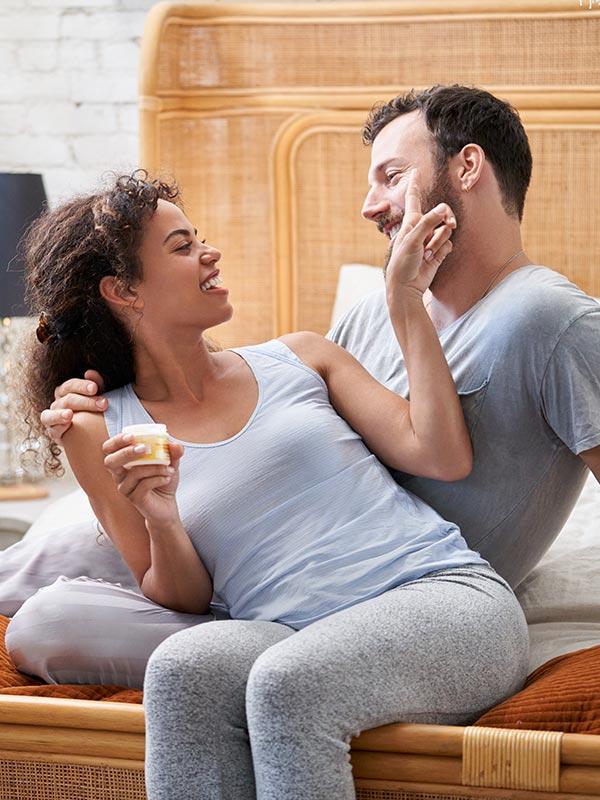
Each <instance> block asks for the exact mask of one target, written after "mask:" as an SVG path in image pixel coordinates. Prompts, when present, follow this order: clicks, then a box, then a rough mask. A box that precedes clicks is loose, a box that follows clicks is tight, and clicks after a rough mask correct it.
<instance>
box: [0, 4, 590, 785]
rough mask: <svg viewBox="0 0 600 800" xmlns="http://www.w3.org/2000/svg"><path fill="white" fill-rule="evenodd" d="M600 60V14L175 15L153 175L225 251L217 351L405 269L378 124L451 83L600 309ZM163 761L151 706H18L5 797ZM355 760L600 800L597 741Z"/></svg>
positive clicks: (321, 324) (405, 741)
mask: <svg viewBox="0 0 600 800" xmlns="http://www.w3.org/2000/svg"><path fill="white" fill-rule="evenodd" d="M590 5H591V6H592V7H591V8H590V7H589V6H590ZM599 54H600V8H599V7H598V3H597V2H593V3H591V4H590V3H588V2H587V0H585V2H583V3H579V2H578V0H540V1H536V2H532V1H526V0H495V2H491V1H490V0H477V1H476V0H460V1H459V2H453V3H447V2H441V1H440V2H437V1H436V0H416V1H415V2H412V0H402V1H400V0H398V2H364V3H355V2H319V3H295V2H294V3H292V2H284V3H262V4H251V3H244V4H239V5H233V4H231V5H230V4H225V3H217V4H210V5H188V4H186V5H177V4H171V3H161V4H159V5H157V6H155V7H154V8H153V9H152V11H151V12H150V14H149V17H148V22H147V27H146V31H145V34H144V41H143V47H142V60H141V100H140V109H141V159H140V163H141V164H142V165H143V166H144V167H146V168H148V169H150V170H151V171H154V172H156V171H160V172H161V173H163V174H170V175H174V176H176V177H177V179H178V181H179V182H180V184H181V186H182V187H183V193H184V201H185V205H186V211H187V213H188V216H190V218H191V219H192V220H193V221H194V223H195V224H196V225H197V227H198V229H199V230H200V231H201V233H202V235H203V236H206V237H207V238H208V239H209V241H210V242H212V243H214V244H217V245H218V246H219V247H220V248H221V249H222V250H223V259H222V264H221V266H222V271H223V275H224V277H225V279H226V282H227V285H228V286H229V287H230V290H231V297H232V300H233V303H234V305H235V307H236V314H235V316H234V318H233V320H232V321H231V322H230V323H228V324H227V325H225V326H223V327H222V328H221V329H217V330H215V332H214V334H215V338H216V339H217V340H218V341H220V342H221V343H222V344H223V345H224V346H233V345H239V344H248V343H251V342H259V341H264V340H267V339H269V338H270V337H272V336H275V335H280V334H282V333H284V332H286V331H289V330H294V329H303V328H307V329H313V330H318V331H322V332H324V331H325V330H326V329H327V328H328V324H329V316H330V313H331V307H332V304H333V298H334V294H335V288H336V283H337V276H338V270H339V266H340V265H341V264H342V263H347V262H357V261H360V262H365V263H374V264H377V263H381V260H382V256H383V253H384V251H385V249H386V245H385V243H382V241H381V237H380V236H379V234H377V233H376V231H374V230H373V228H374V226H372V225H370V224H369V223H366V222H364V221H362V220H361V219H360V216H359V209H360V206H361V202H362V198H363V195H364V192H365V187H366V170H367V164H368V159H369V152H368V150H367V149H366V148H364V147H363V146H362V144H361V140H360V128H361V124H362V122H363V121H364V118H365V115H366V112H367V110H368V109H369V108H370V107H371V106H372V105H373V104H374V103H376V102H378V101H381V100H386V99H389V98H391V97H393V96H394V95H396V94H398V93H400V92H403V91H406V90H408V89H410V88H413V87H414V88H419V87H425V86H429V85H432V84H434V83H464V84H470V85H478V86H481V87H484V88H487V89H490V90H491V91H492V92H494V93H495V94H497V95H499V96H501V97H503V98H506V99H508V100H509V101H511V102H512V103H513V104H514V105H515V106H516V107H517V108H518V109H519V111H520V113H521V115H522V118H523V121H524V123H525V125H526V128H527V131H528V134H529V136H530V141H531V145H532V150H533V154H534V176H533V181H532V185H531V189H530V193H529V197H528V203H527V211H526V216H525V220H524V237H525V244H526V247H527V251H528V253H529V254H530V255H532V256H533V257H534V258H535V259H536V260H538V261H539V262H540V263H545V264H548V265H550V266H554V267H556V268H557V269H559V270H560V271H562V272H564V273H565V274H567V275H568V276H569V277H571V278H572V279H573V280H574V281H575V282H576V283H578V284H579V285H580V286H581V287H582V288H583V289H585V290H586V291H587V292H589V293H590V294H593V295H595V296H600V268H599V267H598V265H597V262H598V260H599V259H600V237H598V235H597V234H598V225H597V221H596V220H597V218H598V212H597V208H596V203H597V188H598V186H600V58H599ZM143 756H144V718H143V709H142V707H141V706H134V705H129V704H121V703H105V702H102V703H95V702H87V701H70V700H56V699H50V698H37V697H36V698H29V697H15V696H5V697H1V696H0V796H1V797H6V798H15V800H16V799H17V798H18V800H41V799H42V798H44V800H46V799H47V798H69V800H88V798H98V800H100V799H102V800H109V799H110V800H117V798H118V800H126V799H127V800H130V799H131V798H136V800H141V799H142V798H143V797H144V796H145V795H144V786H143ZM352 761H353V767H354V772H355V776H356V786H357V796H358V798H359V800H400V798H404V799H406V800H408V799H409V798H414V799H415V800H416V799H417V798H421V799H422V800H425V798H427V799H429V798H432V799H433V798H438V799H439V798H457V797H458V798H463V797H464V798H467V797H468V798H511V800H519V799H520V798H523V800H524V799H525V798H548V799H549V798H562V800H566V799H567V798H579V800H584V799H585V798H592V797H593V798H599V797H600V738H598V737H596V736H581V735H574V734H564V735H562V734H547V733H532V732H527V731H499V730H497V729H484V728H476V727H467V728H460V727H446V726H422V725H412V724H398V725H389V726H386V727H384V728H377V729H375V730H373V731H367V732H365V733H363V734H362V735H361V736H360V737H359V738H358V739H356V740H354V741H353V743H352ZM182 796H183V794H182ZM332 800H335V798H332Z"/></svg>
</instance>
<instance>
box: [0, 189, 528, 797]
mask: <svg viewBox="0 0 600 800" xmlns="http://www.w3.org/2000/svg"><path fill="white" fill-rule="evenodd" d="M175 199H176V194H175V190H174V189H173V188H172V187H169V186H166V185H165V184H161V183H152V182H149V181H147V180H146V179H145V176H140V175H136V174H134V175H133V176H130V177H129V178H125V179H120V180H119V181H118V182H117V183H116V185H115V187H114V188H113V189H112V190H111V191H108V192H106V193H104V194H102V195H98V196H94V197H91V198H87V199H84V200H80V201H74V202H73V203H71V204H69V205H67V206H64V207H63V208H61V209H57V210H56V211H54V212H52V213H50V214H49V215H47V216H46V217H45V219H43V220H42V221H41V222H40V224H39V226H38V228H37V230H36V231H34V232H33V233H32V235H31V237H30V241H29V247H28V264H29V266H28V282H29V287H30V295H31V300H32V305H33V306H34V308H35V309H36V310H42V309H43V310H44V315H43V316H42V320H41V324H40V328H39V329H38V336H39V338H40V339H41V340H43V345H40V346H38V347H36V348H35V349H34V350H33V352H32V360H31V364H30V369H29V372H30V375H31V376H32V381H33V385H32V386H30V389H29V391H30V396H36V397H37V398H38V403H37V407H36V411H39V410H41V409H42V408H44V407H45V406H46V405H47V404H48V401H49V399H50V398H51V394H52V390H53V387H54V386H55V385H56V384H58V383H60V382H61V381H63V380H65V378H67V377H69V376H70V375H73V374H82V373H83V372H84V371H85V369H87V368H89V367H91V366H94V367H96V368H98V369H99V370H100V372H101V373H102V375H103V376H104V377H105V380H106V384H107V389H109V390H110V391H109V392H108V395H107V397H108V399H109V406H108V409H107V411H106V413H105V414H104V416H101V415H96V414H89V413H82V414H80V415H77V416H76V417H75V419H74V424H73V426H72V429H71V430H70V431H69V432H68V433H67V434H66V436H65V437H64V443H65V449H66V453H67V456H68V458H69V461H70V463H71V465H72V467H73V469H74V471H75V473H76V475H77V478H78V480H79V482H80V483H81V485H82V486H83V488H84V489H85V491H86V492H87V493H88V495H89V497H90V500H91V503H92V505H93V508H94V510H95V512H96V514H97V516H98V519H99V521H100V522H101V524H102V526H103V528H104V530H105V531H106V532H107V533H108V535H109V536H110V537H111V539H112V541H113V542H114V543H115V545H116V546H117V548H118V549H119V551H120V552H121V554H122V556H123V558H124V559H125V561H126V562H127V564H128V565H129V567H130V569H131V571H132V572H133V574H134V575H135V577H136V579H137V580H138V583H139V586H140V589H141V594H136V593H134V592H128V591H125V590H123V589H121V588H120V587H118V586H111V585H110V584H106V583H104V582H98V581H90V580H88V579H85V578H81V579H79V580H75V581H67V580H66V579H62V580H61V579H59V581H57V582H56V583H55V584H53V585H52V586H50V587H47V588H45V589H42V590H41V591H40V592H38V593H37V594H36V595H35V597H33V598H31V599H30V600H29V601H28V602H27V603H26V604H25V605H24V606H23V607H22V609H21V611H20V612H19V613H18V614H17V615H16V616H15V618H14V620H13V621H12V623H11V625H10V626H9V630H8V636H7V643H8V647H9V650H10V652H11V655H12V656H13V658H14V660H15V662H16V663H17V666H19V667H20V668H21V669H25V670H26V671H28V672H33V673H34V674H39V675H41V676H42V677H44V678H45V679H46V680H55V681H56V680H61V681H63V682H66V680H67V679H71V680H73V679H75V680H77V679H79V680H80V681H81V680H88V681H89V680H91V679H93V680H95V681H96V682H116V683H123V682H127V683H128V684H129V685H140V682H141V679H142V675H143V671H144V668H145V666H146V661H147V660H148V658H149V656H150V654H151V653H152V651H153V650H154V648H155V647H156V646H157V645H159V643H160V641H162V640H164V639H166V638H167V636H168V634H169V633H170V632H172V631H173V630H174V629H179V632H178V633H176V634H175V635H174V636H172V637H170V638H169V639H168V640H167V641H165V642H164V644H161V645H160V646H159V647H158V648H157V649H156V650H155V651H154V653H153V654H152V657H151V658H150V661H149V664H148V667H147V671H146V680H145V684H144V688H145V705H146V711H147V718H148V727H147V730H148V758H147V765H148V766H147V779H148V790H149V796H150V797H151V798H160V799H161V800H162V798H167V797H182V796H185V797H186V798H211V800H212V798H236V800H246V798H248V799H249V798H254V797H258V798H259V800H265V799H266V798H280V799H283V800H291V798H300V797H302V798H319V799H320V800H321V799H322V800H325V799H327V800H332V799H333V798H336V800H337V798H340V799H341V800H350V798H353V797H354V789H353V782H352V775H351V769H350V766H349V761H348V750H349V741H350V738H351V737H352V736H354V735H356V734H357V733H358V732H359V731H360V730H362V729H364V728H370V727H375V726H378V725H382V724H385V723H388V722H392V721H397V720H405V721H412V720H419V721H423V722H445V723H452V722H457V723H458V722H465V721H467V720H470V719H472V718H473V717H475V716H477V715H478V714H479V713H481V712H482V711H483V710H484V709H485V708H487V707H488V706H490V705H492V704H493V703H495V702H498V701H499V700H500V699H502V698H503V697H505V696H507V695H508V694H511V693H512V692H514V691H516V690H517V689H518V688H519V687H520V685H521V683H522V680H523V678H524V677H525V671H526V659H527V634H526V627H525V623H524V620H523V615H522V613H521V610H520V608H519V606H518V603H517V602H516V600H515V598H514V595H513V594H512V592H511V591H510V589H509V588H508V586H507V585H506V583H505V582H504V581H503V580H502V579H501V578H499V577H498V576H497V575H496V574H495V573H494V572H493V570H492V569H491V568H490V567H489V565H488V564H487V562H485V561H484V560H483V559H481V558H480V557H479V556H478V554H476V553H474V552H473V551H470V550H469V549H468V548H467V546H466V543H465V542H464V540H463V539H462V537H461V536H460V533H459V531H458V529H457V528H456V526H455V525H453V524H452V523H448V522H446V521H444V520H442V519H441V518H440V517H439V516H438V515H437V514H436V513H435V512H434V511H433V510H432V509H430V508H429V507H428V506H427V505H425V504H424V503H423V502H422V501H420V500H419V499H417V498H415V497H413V496H412V495H410V494H409V493H408V492H406V491H404V490H403V489H401V488H400V487H398V486H397V485H396V483H395V482H394V481H393V480H392V478H391V477H390V475H389V473H388V472H387V470H386V469H385V467H384V466H383V465H382V464H381V461H383V462H385V463H386V464H388V465H389V466H391V467H394V468H396V469H399V470H405V471H409V472H412V473H414V474H421V475H427V476H430V477H434V478H438V479H440V480H457V479H460V478H462V477H464V476H466V475H467V474H468V472H469V470H470V465H471V447H470V442H469V438H468V434H467V430H466V427H465V424H464V420H463V417H462V412H461V407H460V404H459V401H458V398H457V395H456V392H455V389H454V384H453V382H452V378H451V376H450V373H449V370H448V367H447V365H446V363H445V361H444V357H443V354H442V351H441V348H440V346H439V342H438V339H437V336H436V334H435V331H434V329H433V327H432V325H431V323H430V321H429V318H428V316H427V314H426V313H425V310H424V307H423V302H422V294H423V292H424V290H425V289H426V288H427V287H428V286H429V284H430V283H431V280H432V278H433V276H434V275H435V272H436V270H437V268H438V267H439V265H440V263H441V262H442V260H443V258H444V257H445V255H446V254H447V253H448V252H450V249H451V247H452V245H451V242H450V240H449V237H450V235H451V233H452V230H453V228H454V226H455V224H456V223H455V221H454V218H453V217H452V212H451V209H450V208H449V207H448V206H447V205H445V204H442V205H441V206H439V207H437V208H436V209H434V210H432V211H430V212H428V213H427V214H425V215H422V214H421V210H420V206H419V192H418V187H417V183H416V176H415V175H414V174H413V175H412V177H411V178H410V180H409V182H408V184H407V190H406V207H405V218H404V222H403V225H402V227H401V229H400V231H399V232H398V233H397V235H396V237H395V240H394V242H393V247H392V253H391V258H390V261H389V264H388V267H387V275H386V291H387V297H388V303H389V309H390V318H391V321H392V323H393V327H394V330H395V333H396V335H397V338H398V342H399V344H400V346H401V348H402V350H403V353H404V356H405V359H406V362H407V366H408V373H409V380H410V392H411V399H410V403H409V402H408V401H406V400H404V399H403V398H401V397H399V396H397V395H395V394H394V393H392V392H390V391H389V390H387V389H385V388H384V387H383V386H381V385H380V384H378V383H377V382H376V381H375V380H373V379H372V378H371V377H370V376H369V374H368V373H367V372H366V371H365V370H364V369H363V368H362V367H361V366H360V365H359V364H358V363H357V362H356V361H355V360H354V359H353V358H352V357H351V356H350V355H349V354H347V353H346V352H345V351H344V350H342V349H341V348H339V347H337V346H336V345H334V344H332V343H331V342H328V341H326V340H325V339H323V338H322V337H320V336H317V335H316V334H311V333H298V334H290V335H287V336H283V337H281V338H280V339H277V340H273V341H271V342H267V343H265V344H262V345H257V346H251V347H245V348H238V349H235V350H229V351H222V352H216V351H215V350H214V349H211V348H210V347H209V345H208V344H207V343H206V341H205V339H204V332H205V331H206V330H207V329H208V328H210V327H212V326H214V325H216V324H218V323H220V322H224V321H226V320H227V319H229V317H230V316H231V313H232V308H231V305H230V304H229V299H228V292H227V290H226V289H225V288H224V287H223V286H222V285H220V283H219V277H218V276H219V270H218V267H217V264H218V262H219V259H220V253H219V252H218V251H217V250H215V249H214V248H212V247H210V246H209V245H207V244H205V243H204V242H199V241H198V240H197V238H196V232H195V231H193V230H192V228H191V226H190V223H189V222H188V220H187V219H186V217H185V216H184V214H183V212H182V211H181V209H180V208H179V207H178V206H177V205H176V204H175V202H174V200H175ZM426 251H427V258H426V257H425V254H426ZM336 412H337V413H336ZM152 420H156V421H161V422H164V423H166V424H167V427H168V429H169V431H170V433H171V435H172V437H173V443H172V444H171V445H170V452H171V466H170V467H160V466H158V467H157V466H135V467H132V468H130V469H127V467H126V465H127V464H128V463H129V462H130V461H132V460H134V459H135V458H136V456H137V455H139V452H138V451H137V450H136V449H135V446H134V445H133V444H132V443H131V441H129V440H127V439H126V437H125V436H124V435H123V434H121V432H120V431H121V428H122V427H123V426H124V425H127V424H130V423H134V422H148V421H152ZM361 437H362V438H361ZM184 452H185V458H183V459H182V456H183V454H184ZM103 455H104V457H103ZM376 456H377V458H376ZM181 459H182V460H181ZM377 459H380V460H377ZM180 460H181V463H180ZM104 467H106V469H105V468H104ZM107 607H108V608H110V612H111V617H110V619H109V621H108V623H107V620H106V616H104V617H103V616H102V614H106V609H107ZM228 616H229V617H231V619H227V617H228ZM217 617H219V618H220V621H219V620H218V619H217ZM34 618H35V620H36V622H35V623H32V622H31V620H32V619H34ZM57 620H58V621H59V622H60V623H61V627H60V628H59V627H57V624H56V622H57ZM156 620H158V622H157V621H156ZM205 622H210V623H211V624H199V623H205ZM35 624H37V625H38V626H39V625H43V628H44V632H45V633H46V636H45V637H44V638H42V637H40V636H39V635H37V633H36V628H35ZM107 624H108V631H109V632H108V634H107V633H106V627H107ZM117 630H119V631H120V632H121V635H122V637H123V640H124V642H125V643H126V653H125V654H124V656H123V654H118V653H115V652H114V651H111V652H110V653H109V654H108V656H106V657H105V658H104V659H102V658H101V657H99V656H98V654H97V653H96V651H95V647H96V645H95V644H94V643H95V642H98V641H101V642H102V644H103V646H104V647H107V646H110V645H109V643H110V642H111V641H113V639H112V633H113V632H116V631H117ZM50 631H52V633H51V634H50V633H49V632H50ZM49 639H50V641H49ZM115 661H116V662H117V665H116V666H115ZM123 677H125V680H122V678H123ZM115 678H117V680H115Z"/></svg>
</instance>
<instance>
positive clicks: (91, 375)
mask: <svg viewBox="0 0 600 800" xmlns="http://www.w3.org/2000/svg"><path fill="white" fill-rule="evenodd" d="M103 389H104V381H103V380H102V375H100V373H99V372H96V370H93V369H88V370H87V372H85V373H84V376H83V379H80V378H71V379H70V380H68V381H65V382H64V383H61V385H60V386H57V387H56V389H55V390H54V402H53V403H52V405H51V406H50V408H46V409H45V410H44V411H42V413H41V415H40V419H41V421H42V425H43V426H44V428H45V429H46V433H47V435H48V436H49V437H50V438H51V439H52V440H53V441H55V442H57V443H58V444H60V443H61V439H62V437H63V435H64V433H65V431H68V430H69V428H70V427H71V422H72V421H73V412H75V411H92V412H97V413H100V414H101V413H103V412H104V411H106V409H107V407H108V400H107V399H106V398H105V397H98V392H101V391H102V390H103Z"/></svg>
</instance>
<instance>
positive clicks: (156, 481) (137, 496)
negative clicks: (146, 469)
mask: <svg viewBox="0 0 600 800" xmlns="http://www.w3.org/2000/svg"><path fill="white" fill-rule="evenodd" d="M170 480H171V476H170V475H169V476H166V477H165V476H164V475H159V476H157V477H154V478H143V479H142V480H141V481H135V484H134V485H133V486H132V485H131V483H130V482H128V481H127V479H126V480H124V481H122V482H121V483H120V484H119V485H118V487H117V488H118V490H119V492H120V493H121V494H122V495H124V496H125V497H128V498H129V499H130V500H131V501H132V502H133V503H136V502H142V501H143V500H144V497H145V496H146V495H147V494H148V493H149V492H152V491H153V490H154V489H159V488H160V487H161V486H166V485H167V484H168V483H169V481H170Z"/></svg>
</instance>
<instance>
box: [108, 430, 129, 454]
mask: <svg viewBox="0 0 600 800" xmlns="http://www.w3.org/2000/svg"><path fill="white" fill-rule="evenodd" d="M134 444H135V436H134V435H133V433H117V435H116V436H111V437H110V439H107V440H106V441H105V442H104V443H103V445H102V452H103V453H105V454H106V455H109V454H110V453H116V452H117V451H118V450H121V449H122V448H123V447H129V446H133V445H134Z"/></svg>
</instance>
